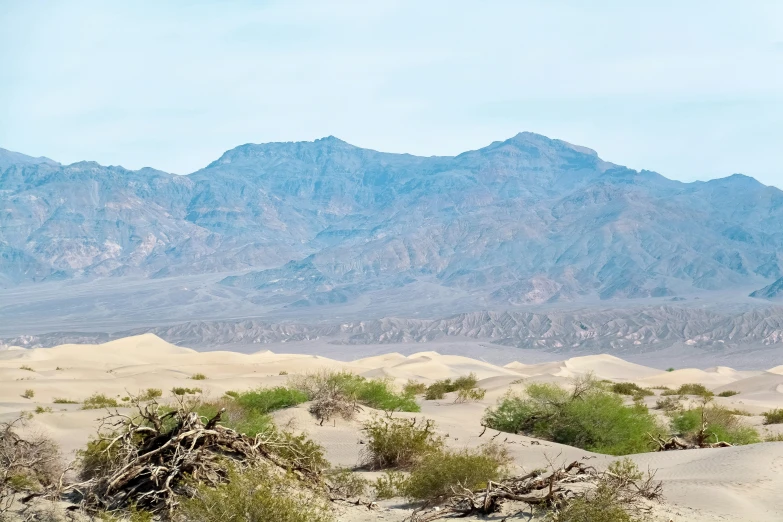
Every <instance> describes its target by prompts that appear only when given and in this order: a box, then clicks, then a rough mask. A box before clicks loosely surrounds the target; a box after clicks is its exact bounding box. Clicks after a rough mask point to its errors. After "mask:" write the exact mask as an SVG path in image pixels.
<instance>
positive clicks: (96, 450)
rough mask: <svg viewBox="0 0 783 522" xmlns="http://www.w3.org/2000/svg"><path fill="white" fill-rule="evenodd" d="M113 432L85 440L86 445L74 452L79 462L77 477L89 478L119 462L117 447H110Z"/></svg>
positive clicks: (104, 471) (97, 475)
mask: <svg viewBox="0 0 783 522" xmlns="http://www.w3.org/2000/svg"><path fill="white" fill-rule="evenodd" d="M115 435H116V434H115V433H114V432H109V433H105V434H104V436H103V437H94V438H91V439H90V440H89V441H87V446H85V448H84V449H81V450H79V451H77V452H76V457H77V459H78V463H79V478H81V479H82V480H90V479H93V478H95V477H99V476H102V475H104V474H105V473H107V470H111V469H115V468H116V467H117V466H118V465H119V463H120V456H119V452H118V450H117V448H115V447H110V444H111V439H112V438H113V437H114V436H115Z"/></svg>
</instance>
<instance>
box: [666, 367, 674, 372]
mask: <svg viewBox="0 0 783 522" xmlns="http://www.w3.org/2000/svg"><path fill="white" fill-rule="evenodd" d="M666 371H667V372H673V371H674V368H666Z"/></svg>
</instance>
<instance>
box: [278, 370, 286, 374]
mask: <svg viewBox="0 0 783 522" xmlns="http://www.w3.org/2000/svg"><path fill="white" fill-rule="evenodd" d="M278 375H288V372H287V371H285V370H280V373H278Z"/></svg>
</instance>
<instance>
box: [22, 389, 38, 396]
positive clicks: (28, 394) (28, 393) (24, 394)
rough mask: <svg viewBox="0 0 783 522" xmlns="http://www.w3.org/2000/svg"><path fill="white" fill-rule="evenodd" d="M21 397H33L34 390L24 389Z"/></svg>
mask: <svg viewBox="0 0 783 522" xmlns="http://www.w3.org/2000/svg"><path fill="white" fill-rule="evenodd" d="M22 397H24V398H25V399H32V398H33V397H35V390H33V389H31V388H28V389H26V390H25V391H24V393H23V394H22Z"/></svg>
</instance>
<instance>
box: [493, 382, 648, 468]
mask: <svg viewBox="0 0 783 522" xmlns="http://www.w3.org/2000/svg"><path fill="white" fill-rule="evenodd" d="M484 424H485V425H486V426H488V427H490V428H493V429H496V430H499V431H506V432H509V433H525V434H528V435H532V436H534V437H538V438H543V439H547V440H551V441H554V442H559V443H561V444H568V445H570V446H576V447H579V448H583V449H587V450H590V451H595V452H597V453H608V454H611V455H626V454H630V453H640V452H644V451H649V437H648V436H647V433H661V432H662V431H663V428H662V427H660V426H659V425H658V422H657V421H656V419H655V417H653V416H652V415H651V414H650V413H649V411H647V408H646V407H644V406H642V405H638V404H635V405H633V406H626V405H624V404H623V400H622V398H621V397H620V396H618V395H617V394H615V393H612V392H610V391H608V390H606V389H605V388H604V385H603V384H601V383H599V382H598V381H596V380H595V379H594V378H593V377H591V376H587V377H583V378H579V379H576V380H574V381H573V382H572V389H571V390H567V389H565V388H562V387H560V386H557V385H555V384H540V383H537V384H531V385H529V386H528V387H527V389H526V395H518V394H513V393H509V394H507V395H506V396H505V397H504V398H502V399H501V400H500V402H499V403H498V405H497V406H495V407H494V408H489V409H488V410H487V412H486V414H485V416H484Z"/></svg>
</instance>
